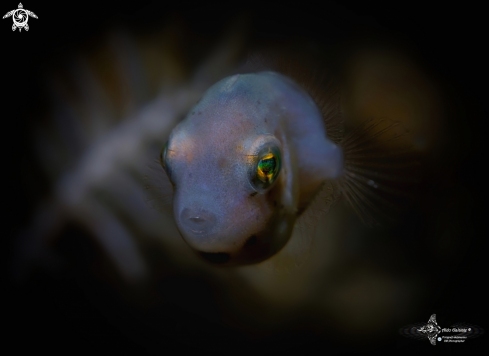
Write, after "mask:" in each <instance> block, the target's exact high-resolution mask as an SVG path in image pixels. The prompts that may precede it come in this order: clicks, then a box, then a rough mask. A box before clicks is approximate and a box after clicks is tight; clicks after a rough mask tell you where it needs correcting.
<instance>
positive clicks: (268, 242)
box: [146, 54, 417, 266]
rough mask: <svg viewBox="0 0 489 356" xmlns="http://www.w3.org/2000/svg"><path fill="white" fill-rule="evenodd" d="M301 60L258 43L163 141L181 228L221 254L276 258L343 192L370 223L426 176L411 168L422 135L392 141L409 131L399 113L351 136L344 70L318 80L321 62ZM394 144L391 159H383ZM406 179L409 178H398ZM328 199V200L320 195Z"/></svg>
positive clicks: (245, 261) (203, 251) (214, 257)
mask: <svg viewBox="0 0 489 356" xmlns="http://www.w3.org/2000/svg"><path fill="white" fill-rule="evenodd" d="M287 61H289V62H287ZM293 61H294V60H293V59H287V60H285V61H283V60H282V62H281V61H280V60H279V61H277V60H276V59H274V58H273V57H270V55H266V54H252V55H250V57H249V59H248V62H247V64H245V65H244V66H243V68H241V69H240V70H239V71H238V73H237V74H234V75H231V76H229V77H226V78H224V79H222V80H220V81H219V82H217V83H215V84H214V85H212V86H211V87H210V88H209V89H208V90H207V91H206V92H205V93H204V94H203V96H202V98H201V99H200V100H199V102H198V103H197V104H196V105H195V106H194V107H193V108H192V109H191V110H190V111H189V113H188V114H187V115H186V117H185V118H184V119H183V120H182V121H181V122H180V123H179V124H178V125H177V126H176V127H175V128H174V129H173V130H172V131H171V134H170V136H169V139H168V140H167V142H166V143H165V145H164V146H163V148H162V150H161V151H160V157H159V163H160V165H161V167H160V173H161V169H163V170H164V172H165V173H166V179H167V180H168V181H167V182H166V184H165V187H166V188H165V189H166V190H168V189H169V186H170V185H171V189H172V193H171V195H172V196H171V197H168V194H167V196H166V198H165V199H166V202H167V204H170V205H171V206H172V209H173V217H174V220H175V224H176V226H177V228H178V230H179V232H180V235H181V236H182V238H183V239H184V240H185V242H186V243H187V244H188V245H189V246H190V247H191V248H192V250H194V251H195V252H196V253H197V254H199V255H200V256H201V257H203V258H204V259H205V260H207V261H209V262H211V263H214V264H218V265H222V266H242V265H250V264H256V263H261V262H263V261H266V260H267V259H269V258H270V257H272V256H274V255H276V254H277V253H278V252H279V251H281V250H282V249H283V248H284V246H285V245H286V244H287V243H288V242H289V240H290V237H291V236H292V234H293V232H294V229H295V228H296V227H297V226H300V228H299V229H301V230H302V231H301V233H302V234H303V235H308V234H313V228H314V227H313V226H311V225H314V223H317V220H318V219H319V217H320V216H321V213H322V212H324V210H325V209H327V207H328V206H331V205H333V204H334V203H335V201H336V200H337V199H338V198H339V197H340V196H343V197H345V198H346V199H347V200H348V202H349V203H350V204H351V206H352V207H353V208H355V209H356V211H357V212H358V214H359V216H360V217H361V218H362V219H363V221H364V222H365V223H366V224H367V225H375V224H378V223H379V217H378V216H377V214H379V215H382V211H383V210H384V211H385V210H386V207H388V209H396V208H399V207H400V206H401V205H402V204H399V198H400V197H404V198H406V197H408V196H409V194H408V191H409V190H411V191H412V190H413V187H414V186H415V183H416V177H415V176H414V175H413V174H409V173H408V172H411V173H412V172H413V169H412V168H413V167H415V166H416V164H417V161H416V159H415V158H414V157H413V153H415V152H414V150H413V147H412V146H410V145H409V144H406V143H402V144H399V145H398V147H397V148H396V149H394V150H393V149H392V147H389V146H388V145H387V144H388V143H389V142H390V143H392V142H398V143H399V142H400V141H401V140H402V138H405V137H406V136H407V135H408V131H407V130H406V129H404V128H403V127H402V125H401V124H400V123H399V122H395V121H392V120H385V119H384V120H379V119H371V120H365V121H364V123H363V125H360V127H358V128H357V129H356V130H354V132H352V133H351V134H350V135H348V136H347V137H342V132H343V128H342V125H343V118H342V114H341V111H340V109H339V105H338V103H339V102H340V95H339V90H338V88H337V87H335V86H334V85H333V84H332V83H331V82H332V81H333V80H332V79H329V81H327V82H325V81H324V79H323V81H321V80H319V81H318V80H315V79H314V78H317V74H318V73H320V70H317V71H316V72H314V71H315V70H314V69H313V70H311V69H307V68H311V67H310V66H309V64H306V65H304V63H300V60H297V61H296V62H293ZM291 67H293V68H295V69H294V70H290V69H289V70H287V68H291ZM274 68H276V70H273V69H274ZM297 72H299V73H301V74H300V76H297ZM308 72H309V73H308ZM284 73H285V74H284ZM286 74H289V75H286ZM314 74H316V76H315V75H314ZM294 75H295V76H296V78H297V79H298V80H300V79H301V78H309V80H307V79H306V80H304V79H303V80H302V81H298V80H294V79H292V78H293V76H294ZM323 77H324V76H323ZM311 78H312V80H311ZM298 83H301V84H298ZM386 156H387V157H389V159H390V161H389V162H386V161H385V160H384V161H383V162H382V159H383V158H385V157H386ZM399 168H401V169H399ZM155 169H157V168H155ZM393 169H397V171H396V172H395V173H393ZM414 171H415V170H414ZM147 179H148V181H147V185H146V187H147V188H148V189H149V190H151V189H153V190H154V188H152V186H153V187H154V186H155V185H154V184H153V185H152V183H151V181H153V182H155V181H157V180H158V179H160V180H164V179H165V177H159V178H148V176H147ZM400 181H403V182H404V183H408V185H407V186H406V185H405V186H403V187H402V189H400V187H399V186H398V187H396V188H392V187H390V186H389V185H392V183H394V184H395V183H399V182H400ZM379 191H381V192H380V193H379ZM325 192H326V193H325ZM383 193H387V195H385V194H384V195H383ZM164 195H165V194H162V193H161V192H160V194H159V196H164ZM392 197H394V198H395V199H397V202H396V203H394V200H393V199H392ZM317 200H322V203H323V207H322V209H319V210H321V211H318V208H317V207H315V208H314V207H313V206H314V204H312V203H313V202H314V201H317ZM325 202H327V204H326V206H324V203H325ZM403 203H405V202H403ZM169 210H171V209H169ZM308 210H310V211H308ZM311 210H312V211H311ZM311 217H314V218H312V219H311ZM301 218H302V219H301ZM298 220H299V221H298ZM305 221H307V224H305V223H304V222H305ZM305 240H307V238H306V239H305Z"/></svg>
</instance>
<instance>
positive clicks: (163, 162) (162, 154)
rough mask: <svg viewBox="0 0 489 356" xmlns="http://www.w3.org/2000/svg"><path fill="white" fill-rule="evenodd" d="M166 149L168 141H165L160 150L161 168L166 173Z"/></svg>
mask: <svg viewBox="0 0 489 356" xmlns="http://www.w3.org/2000/svg"><path fill="white" fill-rule="evenodd" d="M167 151H168V141H167V142H166V143H165V145H164V146H163V148H162V149H161V151H160V164H161V166H162V167H163V169H164V170H165V171H166V172H167V173H168V167H167V163H166V153H167Z"/></svg>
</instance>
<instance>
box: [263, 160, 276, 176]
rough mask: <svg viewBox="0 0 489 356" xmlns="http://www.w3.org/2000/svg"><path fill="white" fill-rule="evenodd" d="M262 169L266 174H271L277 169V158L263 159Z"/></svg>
mask: <svg viewBox="0 0 489 356" xmlns="http://www.w3.org/2000/svg"><path fill="white" fill-rule="evenodd" d="M260 168H261V170H262V171H263V173H265V174H270V173H272V172H273V170H274V169H275V158H269V159H262V160H261V162H260Z"/></svg>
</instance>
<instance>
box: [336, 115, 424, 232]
mask: <svg viewBox="0 0 489 356" xmlns="http://www.w3.org/2000/svg"><path fill="white" fill-rule="evenodd" d="M340 145H341V147H342V149H343V152H344V172H343V176H342V178H341V179H340V180H339V181H338V183H337V184H338V188H339V190H340V192H341V193H342V195H343V196H344V197H345V199H346V200H347V201H348V202H349V203H350V205H351V206H352V207H353V208H354V209H355V211H356V212H357V213H358V215H359V216H360V218H361V219H362V220H363V222H364V223H365V224H366V225H368V226H374V225H381V224H383V223H389V222H391V223H392V222H395V221H396V220H397V219H398V218H399V216H400V215H399V214H402V212H403V210H404V209H405V208H406V207H408V206H409V204H410V202H412V201H413V197H414V196H413V192H414V188H415V187H416V183H417V182H418V181H419V169H417V167H418V166H419V161H418V159H417V158H416V152H415V150H414V149H413V145H412V144H411V140H410V135H409V131H408V130H406V129H405V128H404V127H403V126H402V125H401V124H399V122H396V121H392V120H389V119H378V120H374V119H370V120H367V121H365V122H364V123H363V124H362V125H360V126H359V127H357V128H356V129H355V130H354V131H352V132H351V133H350V134H348V135H347V136H345V138H344V139H343V141H342V142H341V143H340Z"/></svg>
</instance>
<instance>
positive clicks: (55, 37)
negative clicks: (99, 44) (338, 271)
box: [0, 1, 489, 355]
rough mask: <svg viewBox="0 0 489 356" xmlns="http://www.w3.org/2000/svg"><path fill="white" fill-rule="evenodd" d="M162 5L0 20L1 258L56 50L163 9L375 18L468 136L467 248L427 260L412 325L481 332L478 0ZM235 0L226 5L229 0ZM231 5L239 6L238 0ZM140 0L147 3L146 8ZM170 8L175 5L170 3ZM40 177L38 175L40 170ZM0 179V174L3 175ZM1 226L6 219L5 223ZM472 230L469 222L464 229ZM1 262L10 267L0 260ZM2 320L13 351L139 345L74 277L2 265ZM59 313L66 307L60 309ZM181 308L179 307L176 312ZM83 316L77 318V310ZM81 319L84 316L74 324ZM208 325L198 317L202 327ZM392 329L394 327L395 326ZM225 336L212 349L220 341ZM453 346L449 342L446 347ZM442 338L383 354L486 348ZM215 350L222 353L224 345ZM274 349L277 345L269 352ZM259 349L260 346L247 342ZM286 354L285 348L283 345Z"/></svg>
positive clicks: (99, 7)
mask: <svg viewBox="0 0 489 356" xmlns="http://www.w3.org/2000/svg"><path fill="white" fill-rule="evenodd" d="M169 3H170V1H167V2H159V3H158V2H156V3H154V4H153V5H152V6H151V7H149V8H148V7H147V6H149V4H150V2H146V1H142V2H141V1H140V2H135V3H132V4H130V3H124V2H115V1H113V2H108V1H98V2H87V1H83V2H68V3H67V2H58V3H54V2H42V3H41V2H24V3H23V5H24V8H26V9H29V10H32V11H33V12H35V13H36V15H37V16H38V17H39V19H32V18H31V19H30V20H29V25H30V30H29V31H28V32H25V31H22V32H21V33H19V31H18V30H16V31H15V32H12V30H11V26H12V20H11V19H4V20H3V21H2V22H1V27H0V39H1V48H2V49H1V59H2V67H1V68H2V80H1V84H2V96H1V98H2V115H1V117H2V124H3V125H2V133H3V135H2V140H1V142H2V153H3V154H2V157H3V164H2V175H3V178H7V180H6V182H7V183H6V184H5V185H4V186H3V188H4V190H5V193H6V194H4V196H6V198H7V199H3V201H4V208H5V209H4V210H5V211H6V214H5V213H4V214H3V217H4V219H2V220H3V221H5V222H6V227H5V228H4V239H3V241H4V242H5V248H2V251H5V252H6V255H7V256H6V258H4V261H5V262H9V258H10V257H11V241H12V239H13V238H14V236H15V233H16V232H17V231H18V229H19V228H20V227H22V226H26V224H27V223H28V221H29V219H30V217H31V214H32V210H33V207H34V206H33V204H34V199H32V197H30V196H29V195H28V194H27V193H26V192H25V191H24V189H23V187H22V182H23V177H22V175H23V174H26V173H25V172H30V170H26V169H25V167H23V166H24V165H26V164H35V162H33V161H32V160H31V159H30V158H29V157H30V155H31V153H29V148H30V146H29V145H30V141H29V137H28V136H27V131H28V128H29V127H30V125H31V123H32V120H33V119H35V117H36V113H38V112H39V111H40V110H42V105H43V97H42V91H41V83H42V78H41V76H40V73H41V70H42V68H44V66H45V65H46V64H47V63H55V62H56V61H59V60H60V58H61V56H62V54H63V53H66V52H67V51H69V50H70V49H73V48H76V47H77V46H78V45H79V44H80V43H83V42H85V41H88V40H90V39H93V38H94V37H96V36H97V34H100V33H101V32H102V31H103V30H104V29H106V28H110V26H112V25H113V24H115V23H118V21H124V22H126V23H129V24H130V26H132V27H134V28H136V29H151V26H152V24H154V23H157V21H165V19H167V18H168V16H171V15H170V14H172V13H178V14H180V16H182V17H183V18H184V19H185V20H186V22H187V23H189V24H191V25H190V26H192V27H193V28H195V30H197V31H203V32H205V33H210V34H212V33H217V32H219V30H220V29H221V27H220V26H221V24H222V23H223V19H226V18H228V17H229V16H231V15H233V14H235V13H236V12H238V11H243V9H247V10H248V11H249V13H250V14H252V18H253V21H254V22H253V30H254V35H255V36H258V37H260V36H265V37H266V36H270V37H273V36H289V35H294V34H300V35H303V36H310V37H313V38H317V39H319V40H321V39H323V40H324V38H325V37H326V36H325V34H327V35H328V38H337V39H338V41H339V40H341V38H344V37H345V36H347V35H348V34H349V33H350V32H351V31H354V30H355V29H356V26H358V25H359V24H360V25H361V24H362V23H363V24H369V25H373V26H376V27H379V28H381V29H383V30H385V31H387V32H389V33H391V34H392V35H394V36H397V37H398V38H400V39H402V40H403V41H405V42H406V43H407V44H408V45H409V46H411V48H412V49H413V50H414V51H415V53H417V55H418V57H419V58H421V59H422V61H423V62H424V65H425V66H426V67H427V68H428V69H429V70H430V71H431V72H432V73H433V74H434V76H435V77H436V78H437V79H438V80H439V81H440V82H441V83H442V85H443V86H444V87H445V88H447V89H448V90H449V91H452V92H453V93H455V94H456V97H458V98H459V100H460V104H461V105H462V107H463V108H464V111H465V112H464V116H463V118H462V119H460V121H458V122H456V123H454V124H455V125H460V127H461V128H464V130H461V132H463V135H468V136H467V137H464V140H463V142H464V144H465V145H468V150H467V152H468V153H467V154H466V155H465V157H463V163H462V164H461V165H460V166H459V167H457V169H456V171H455V173H454V177H453V179H454V182H455V183H456V184H463V185H464V186H465V187H466V188H467V189H468V191H469V192H470V194H471V196H472V201H473V205H472V207H471V209H472V211H471V218H470V219H469V221H467V224H469V225H470V226H468V229H467V231H472V232H474V231H475V233H471V236H470V240H469V242H468V243H469V247H468V250H467V254H466V255H465V256H464V258H463V261H454V263H458V266H459V267H458V268H457V269H456V270H455V272H454V273H451V274H450V275H449V276H447V275H445V274H444V271H443V269H442V268H440V266H437V265H428V266H426V269H427V273H429V274H430V275H431V276H432V278H434V279H439V278H446V280H447V282H446V284H445V287H444V289H443V290H440V291H439V293H438V294H437V295H434V296H433V297H432V299H431V300H430V301H429V303H428V304H429V306H428V307H427V308H426V310H420V311H419V312H417V315H413V322H420V321H421V322H422V321H427V320H428V318H429V316H430V315H431V314H433V313H436V314H437V320H438V324H439V325H441V326H442V327H448V325H450V323H454V322H462V321H464V322H468V323H473V324H477V325H479V326H481V327H483V328H485V329H486V330H488V329H487V328H488V327H489V324H488V323H487V321H488V319H487V317H485V314H487V307H486V305H487V293H486V292H485V289H486V288H485V287H486V284H487V277H486V273H485V272H484V271H487V268H486V266H487V264H485V263H484V260H485V257H486V253H487V250H485V249H483V248H482V242H483V240H485V239H486V236H487V235H486V233H485V231H486V229H485V228H483V227H485V224H484V225H483V222H484V221H485V220H486V219H483V217H485V213H486V212H487V210H486V209H485V204H484V203H485V202H486V200H485V199H483V197H485V195H486V194H485V193H486V186H487V184H485V180H486V177H487V174H485V170H486V162H487V159H486V158H485V157H486V156H485V149H484V148H485V144H484V142H485V138H486V137H485V136H486V135H487V132H488V131H487V130H486V129H485V126H486V125H484V123H485V121H486V118H487V115H486V112H487V111H486V110H484V109H485V107H483V105H482V103H483V102H484V101H483V99H485V98H486V96H487V94H488V89H487V87H488V82H487V79H488V78H487V62H488V58H487V54H486V52H487V51H486V47H487V37H486V36H485V35H484V33H485V32H487V26H485V24H486V23H487V21H486V20H484V18H483V15H484V13H485V11H484V10H483V7H482V4H481V5H477V6H476V5H475V3H473V4H472V5H469V4H467V3H453V4H449V3H440V5H439V6H434V5H431V4H427V2H414V3H413V2H409V3H407V2H395V3H394V2H378V1H373V2H372V1H368V2H359V3H356V2H351V1H342V2H341V6H339V5H336V4H333V3H329V2H323V3H322V4H321V3H319V4H318V5H314V6H312V5H311V6H306V5H305V4H304V3H303V2H295V3H294V2H289V3H285V2H284V3H279V4H277V5H276V6H273V7H271V6H270V7H266V6H264V5H263V4H246V5H245V4H244V3H243V2H240V3H233V5H231V4H227V5H221V6H216V7H214V6H212V5H211V4H210V3H208V2H200V3H199V4H197V5H196V4H191V5H190V4H185V5H184V4H182V5H181V6H180V8H179V7H178V6H172V5H170V4H169ZM234 4H235V5H234ZM17 5H18V4H17V2H13V1H12V2H10V3H9V2H3V5H2V9H0V11H3V12H4V13H6V12H8V11H10V10H12V9H15V8H17ZM238 5H239V7H238ZM148 9H149V10H148ZM172 11H173V12H172ZM39 179H42V177H40V178H39ZM2 180H3V181H5V180H4V179H2ZM4 226H5V225H4ZM469 227H470V229H469ZM4 271H8V269H7V267H6V268H5V269H4ZM4 277H5V280H4V282H3V288H2V289H3V293H2V294H3V295H4V296H7V301H6V302H4V304H3V310H4V313H3V314H4V315H7V318H2V319H3V321H4V322H5V324H6V325H5V324H4V325H5V326H6V327H7V329H8V330H10V332H8V334H7V336H6V339H7V343H3V345H2V346H1V347H2V348H3V349H4V350H8V349H9V348H12V347H13V349H11V350H12V351H14V352H15V353H18V354H27V352H43V351H47V352H50V353H52V354H78V353H80V354H86V353H89V352H97V353H98V352H109V353H111V354H124V355H125V354H127V355H137V354H144V353H145V352H146V351H145V350H144V348H143V347H142V346H141V345H139V344H137V343H135V342H134V341H132V340H130V339H128V337H126V336H125V335H124V334H122V333H121V332H120V331H119V330H118V329H117V328H116V327H114V326H113V325H112V324H111V322H110V321H108V320H107V319H106V318H105V317H104V316H102V315H101V314H100V312H99V311H98V309H97V308H96V307H95V306H94V305H92V304H91V303H90V302H89V301H88V299H87V298H86V297H85V295H84V293H83V291H82V290H81V289H80V287H79V285H78V283H77V282H76V281H75V280H73V279H69V278H64V279H63V280H62V283H60V281H59V280H57V279H55V278H48V277H37V278H34V279H33V280H32V282H31V283H30V284H29V285H28V286H26V287H23V288H18V287H15V286H13V285H12V283H11V281H10V277H9V273H8V272H6V273H5V274H4ZM67 310H68V311H67ZM178 312H181V314H178ZM175 313H176V314H175V318H176V319H178V321H176V322H180V323H185V322H186V321H188V322H189V323H190V322H192V323H198V322H199V321H198V320H194V319H195V317H194V316H192V315H188V314H185V313H184V312H182V311H176V312H175ZM80 316H82V317H80ZM80 320H82V321H83V322H80ZM203 327H205V325H203ZM400 327H401V326H400ZM304 340H305V341H304V342H305V343H298V345H299V346H297V349H295V350H294V349H290V348H288V349H287V350H281V351H282V352H283V353H287V354H289V353H291V354H309V353H310V352H312V351H313V350H315V349H316V348H318V347H319V349H320V350H321V351H320V353H327V352H328V345H327V344H324V343H322V342H321V340H313V339H311V340H309V339H307V338H306V337H305V339H304ZM164 344H165V345H167V347H168V350H162V352H161V353H170V354H173V353H174V351H169V350H171V349H172V348H173V347H174V346H176V347H178V350H179V352H185V351H186V350H189V351H190V350H191V351H199V348H198V346H197V345H195V344H193V343H192V340H175V339H174V338H172V339H170V338H169V339H168V340H167V341H165V342H164ZM225 345H226V343H225V342H223V343H221V344H220V346H225ZM241 346H242V347H236V348H234V347H233V348H231V347H227V348H221V347H217V348H216V352H217V349H219V350H220V351H224V352H226V353H228V354H236V353H237V352H239V351H242V350H245V349H246V348H247V346H246V345H241ZM450 346H452V345H450ZM455 346H457V347H449V346H445V345H437V346H436V349H435V348H434V347H432V346H431V345H429V344H428V343H427V342H424V343H423V342H418V341H415V340H410V339H405V338H402V337H399V338H398V339H396V340H393V342H392V343H390V344H386V345H382V350H385V351H387V352H403V351H405V352H409V353H413V352H423V351H430V352H436V353H444V352H468V351H470V352H476V351H480V350H482V348H483V347H484V348H487V334H486V335H484V336H482V337H480V338H478V339H474V340H468V341H467V342H466V343H465V344H463V345H455ZM261 347H262V351H265V350H269V351H270V352H272V353H275V352H278V351H279V350H280V341H278V342H277V343H276V344H275V345H272V344H268V345H261ZM221 349H222V350H221ZM273 350H275V351H273ZM382 350H379V351H382ZM249 351H250V352H252V353H255V352H256V353H258V352H259V350H257V349H254V350H249ZM286 351H288V352H286Z"/></svg>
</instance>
